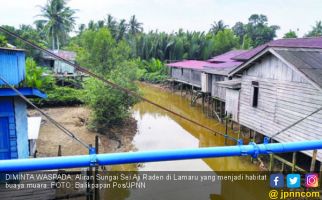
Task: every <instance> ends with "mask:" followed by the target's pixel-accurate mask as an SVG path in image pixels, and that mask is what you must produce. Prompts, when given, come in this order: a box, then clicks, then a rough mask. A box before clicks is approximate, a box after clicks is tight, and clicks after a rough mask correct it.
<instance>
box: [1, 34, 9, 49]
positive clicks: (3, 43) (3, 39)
mask: <svg viewBox="0 0 322 200" xmlns="http://www.w3.org/2000/svg"><path fill="white" fill-rule="evenodd" d="M7 43H8V42H7V39H6V37H5V36H3V35H0V47H5V46H7Z"/></svg>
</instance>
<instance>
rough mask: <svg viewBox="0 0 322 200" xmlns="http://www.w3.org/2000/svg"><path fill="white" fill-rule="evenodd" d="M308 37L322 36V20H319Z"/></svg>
mask: <svg viewBox="0 0 322 200" xmlns="http://www.w3.org/2000/svg"><path fill="white" fill-rule="evenodd" d="M306 36H307V37H318V36H322V21H317V22H316V23H315V26H313V28H312V30H311V31H310V32H309V33H308V34H307V35H306Z"/></svg>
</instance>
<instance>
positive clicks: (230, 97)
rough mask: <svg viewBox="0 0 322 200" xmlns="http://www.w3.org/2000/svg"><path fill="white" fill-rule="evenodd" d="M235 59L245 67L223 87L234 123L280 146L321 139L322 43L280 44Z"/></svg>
mask: <svg viewBox="0 0 322 200" xmlns="http://www.w3.org/2000/svg"><path fill="white" fill-rule="evenodd" d="M235 59H237V60H240V61H243V62H244V63H243V64H241V65H240V66H239V67H237V68H235V69H234V70H232V71H231V72H230V73H229V76H231V77H237V78H239V79H235V80H232V81H226V82H223V83H222V86H225V87H226V88H227V91H229V92H227V93H226V102H228V101H230V103H229V104H226V111H227V112H230V113H232V114H233V115H234V116H233V118H234V119H235V121H237V122H238V123H239V124H241V125H243V126H246V127H248V128H250V129H252V130H254V131H256V132H258V133H261V134H263V135H265V136H268V137H271V136H274V137H273V139H274V140H276V141H278V142H295V141H305V140H320V139H321V138H322V124H321V121H322V111H319V110H318V109H320V108H321V107H322V37H320V38H301V39H281V40H276V41H273V42H270V43H268V44H265V45H262V46H260V47H258V48H255V49H253V50H251V51H248V52H246V53H244V54H241V55H239V56H237V57H235ZM301 119H302V121H299V120H301ZM295 122H298V123H297V124H296V125H293V124H294V123H295ZM289 126H291V127H289ZM281 131H282V132H281ZM303 153H305V154H307V155H310V156H312V152H303ZM317 159H318V160H320V161H322V153H318V156H317Z"/></svg>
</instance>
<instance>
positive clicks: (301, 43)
mask: <svg viewBox="0 0 322 200" xmlns="http://www.w3.org/2000/svg"><path fill="white" fill-rule="evenodd" d="M267 47H285V48H287V47H290V48H313V49H315V48H316V49H322V37H311V38H289V39H279V40H273V41H271V42H268V43H266V44H263V45H261V46H258V47H256V48H254V49H251V50H249V51H247V52H245V53H242V54H240V55H238V56H235V57H233V59H234V60H243V61H245V60H248V59H250V58H252V57H253V56H255V55H257V54H258V53H259V52H261V51H262V50H264V49H266V48H267Z"/></svg>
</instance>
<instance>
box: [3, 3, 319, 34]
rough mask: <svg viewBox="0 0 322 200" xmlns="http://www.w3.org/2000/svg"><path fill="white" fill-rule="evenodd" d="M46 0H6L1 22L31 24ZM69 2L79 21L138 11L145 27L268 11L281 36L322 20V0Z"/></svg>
mask: <svg viewBox="0 0 322 200" xmlns="http://www.w3.org/2000/svg"><path fill="white" fill-rule="evenodd" d="M46 1H47V0H10V1H6V2H5V3H2V6H1V7H0V24H9V25H13V26H18V25H19V24H22V23H24V24H31V23H32V22H33V21H34V20H35V19H36V18H35V16H36V15H37V14H38V13H39V7H37V5H44V4H45V3H46ZM68 4H69V6H71V7H72V8H75V9H78V12H77V17H78V19H77V23H78V24H80V23H87V22H88V21H89V20H91V19H94V20H100V19H103V18H105V17H106V14H107V13H109V14H112V15H113V16H115V17H116V18H118V19H123V18H124V19H129V18H130V16H131V15H133V14H135V15H136V16H137V18H138V19H139V21H141V22H143V24H144V30H145V31H149V30H155V29H158V30H159V31H166V32H172V31H176V30H178V29H179V28H183V29H184V30H196V31H208V30H209V28H210V26H211V24H212V23H213V21H214V20H216V21H218V20H220V19H222V20H223V21H224V22H225V23H226V24H228V25H230V26H233V25H234V24H235V23H236V22H237V21H242V22H244V23H246V22H247V19H248V17H249V16H250V15H251V14H253V13H260V14H265V15H267V17H268V19H269V23H270V24H276V25H279V26H281V30H279V31H278V36H279V37H282V36H283V34H284V33H285V32H287V31H288V30H290V29H292V30H294V31H296V32H297V33H298V35H299V36H303V34H305V33H307V32H308V31H309V30H310V29H311V27H312V26H313V25H314V24H315V22H316V21H318V20H322V0H198V1H197V0H195V1H193V0H70V1H69V3H68Z"/></svg>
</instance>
